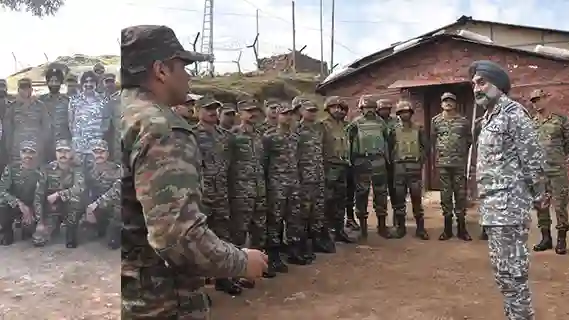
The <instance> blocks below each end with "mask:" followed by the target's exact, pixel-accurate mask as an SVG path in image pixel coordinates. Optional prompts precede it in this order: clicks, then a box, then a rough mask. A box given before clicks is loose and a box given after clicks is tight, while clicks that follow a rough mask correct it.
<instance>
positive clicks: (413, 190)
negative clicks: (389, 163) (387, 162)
mask: <svg viewBox="0 0 569 320" xmlns="http://www.w3.org/2000/svg"><path fill="white" fill-rule="evenodd" d="M394 169H395V178H394V188H395V195H392V197H393V196H395V205H394V207H393V211H394V212H393V213H394V215H399V216H405V215H407V195H408V194H409V195H410V196H411V205H412V207H413V216H414V217H415V218H422V217H423V216H424V215H425V210H424V209H423V172H422V170H421V169H422V166H421V164H419V163H397V164H396V165H395V166H394Z"/></svg>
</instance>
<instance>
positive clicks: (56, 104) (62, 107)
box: [39, 64, 71, 161]
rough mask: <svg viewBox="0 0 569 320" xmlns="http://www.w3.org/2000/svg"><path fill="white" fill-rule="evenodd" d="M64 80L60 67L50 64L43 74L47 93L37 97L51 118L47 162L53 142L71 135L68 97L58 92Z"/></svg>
mask: <svg viewBox="0 0 569 320" xmlns="http://www.w3.org/2000/svg"><path fill="white" fill-rule="evenodd" d="M64 78H65V75H64V71H63V70H61V68H60V66H58V65H55V64H51V65H49V66H48V67H47V70H46V72H45V81H46V83H47V87H48V88H49V93H46V94H43V95H41V96H39V100H40V101H41V102H43V103H44V104H45V106H46V108H47V111H48V112H49V114H50V116H51V124H52V130H53V137H52V139H51V141H50V142H49V146H50V147H49V151H50V152H49V154H46V156H47V157H48V159H47V160H48V161H52V160H54V159H53V156H55V153H54V152H53V149H54V147H55V145H54V144H55V141H59V140H64V139H70V138H71V133H70V132H69V114H68V112H67V107H68V106H69V97H67V96H66V95H65V94H62V93H61V92H60V90H61V84H62V83H63V79H64Z"/></svg>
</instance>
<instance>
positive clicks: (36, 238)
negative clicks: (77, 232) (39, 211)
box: [32, 201, 85, 244]
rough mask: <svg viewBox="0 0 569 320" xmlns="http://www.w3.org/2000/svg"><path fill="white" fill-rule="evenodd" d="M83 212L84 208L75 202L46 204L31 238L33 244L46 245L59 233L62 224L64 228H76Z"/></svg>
mask: <svg viewBox="0 0 569 320" xmlns="http://www.w3.org/2000/svg"><path fill="white" fill-rule="evenodd" d="M84 210H85V208H84V206H83V205H82V204H81V203H80V202H77V201H70V202H68V203H63V202H57V203H56V204H55V205H50V204H46V205H45V208H44V214H43V216H42V217H41V218H40V220H39V222H38V224H37V226H36V231H35V232H34V234H33V236H32V240H33V242H34V243H36V244H46V243H48V242H49V241H50V240H51V238H52V237H53V236H54V235H55V234H56V233H57V232H58V231H59V228H60V226H61V223H62V222H64V223H65V226H66V228H77V226H78V225H79V220H81V216H82V215H83V211H84Z"/></svg>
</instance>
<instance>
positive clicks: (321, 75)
mask: <svg viewBox="0 0 569 320" xmlns="http://www.w3.org/2000/svg"><path fill="white" fill-rule="evenodd" d="M323 16H324V4H323V0H320V77H321V78H322V79H323V78H324V74H325V72H326V71H325V70H324V21H322V20H323V19H324V18H323Z"/></svg>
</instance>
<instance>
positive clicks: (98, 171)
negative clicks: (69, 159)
mask: <svg viewBox="0 0 569 320" xmlns="http://www.w3.org/2000/svg"><path fill="white" fill-rule="evenodd" d="M122 173H123V172H122V169H121V166H120V165H119V164H116V163H114V162H112V161H106V162H104V163H100V164H94V165H92V166H91V167H90V168H89V171H88V173H87V176H86V177H85V181H86V187H87V189H88V190H89V194H90V195H91V199H94V201H93V202H94V203H96V204H97V208H101V209H110V208H112V207H113V206H114V205H118V204H119V203H120V200H121V178H122Z"/></svg>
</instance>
